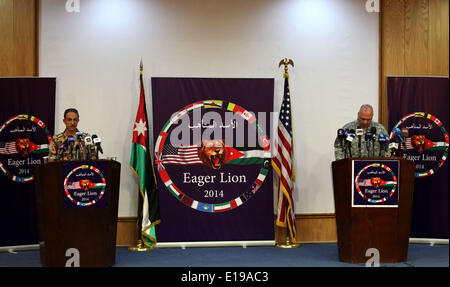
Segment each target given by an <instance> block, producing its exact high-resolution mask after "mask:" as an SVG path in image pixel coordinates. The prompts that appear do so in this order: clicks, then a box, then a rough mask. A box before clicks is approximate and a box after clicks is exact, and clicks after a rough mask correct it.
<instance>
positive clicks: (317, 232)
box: [116, 213, 337, 246]
mask: <svg viewBox="0 0 450 287" xmlns="http://www.w3.org/2000/svg"><path fill="white" fill-rule="evenodd" d="M295 222H296V226H297V238H296V239H297V242H300V243H315V242H336V241H337V231H336V216H335V214H334V213H306V214H296V215H295ZM274 225H275V224H274ZM285 237H286V229H285V228H281V227H278V226H275V240H276V241H277V242H283V241H284V240H285ZM136 240H137V218H136V217H119V218H118V222H117V239H116V242H117V243H116V244H117V246H130V245H133V244H136Z"/></svg>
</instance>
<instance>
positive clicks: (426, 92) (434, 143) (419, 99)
mask: <svg viewBox="0 0 450 287" xmlns="http://www.w3.org/2000/svg"><path fill="white" fill-rule="evenodd" d="M387 89H388V110H389V130H393V129H394V128H398V129H401V130H402V131H404V132H405V133H407V134H408V136H407V139H406V140H405V148H406V158H407V159H409V160H412V161H414V162H415V163H416V173H415V185H414V199H413V211H412V218H411V237H416V238H448V149H449V135H448V130H449V113H448V104H449V103H448V93H449V90H448V77H446V78H443V77H388V80H387ZM393 136H394V133H391V138H392V137H393Z"/></svg>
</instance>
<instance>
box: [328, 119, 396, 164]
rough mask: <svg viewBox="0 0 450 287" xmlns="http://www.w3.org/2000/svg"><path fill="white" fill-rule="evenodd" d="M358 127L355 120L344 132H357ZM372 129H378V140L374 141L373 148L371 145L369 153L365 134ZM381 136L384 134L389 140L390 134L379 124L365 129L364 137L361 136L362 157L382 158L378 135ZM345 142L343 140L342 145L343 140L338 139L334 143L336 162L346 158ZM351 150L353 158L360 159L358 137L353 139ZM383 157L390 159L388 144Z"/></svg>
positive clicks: (374, 123)
mask: <svg viewBox="0 0 450 287" xmlns="http://www.w3.org/2000/svg"><path fill="white" fill-rule="evenodd" d="M357 127H358V121H357V120H355V121H353V122H350V123H348V124H346V125H344V126H343V127H342V129H343V130H344V131H345V130H347V129H348V130H351V129H353V130H355V132H356V128H357ZM372 127H375V128H376V129H377V133H376V135H375V138H376V140H375V141H374V144H373V146H372V142H371V143H370V153H369V151H368V150H367V146H366V139H365V137H364V134H365V133H366V132H367V131H370V129H371V128H372ZM380 134H384V135H385V136H386V138H389V134H388V133H387V131H386V129H385V128H384V127H383V126H382V125H381V124H379V123H377V122H372V123H371V124H370V126H369V127H367V128H365V129H363V135H362V136H361V156H360V157H373V156H375V157H379V156H380V143H379V142H378V135H380ZM345 142H346V140H345V139H343V140H342V143H341V140H340V139H339V138H338V137H336V140H335V141H334V156H335V158H336V160H340V159H343V158H345ZM372 147H373V150H374V155H373V154H372V152H373V151H372ZM350 149H351V154H352V157H358V136H355V138H354V139H353V141H352V143H351V146H350ZM381 156H382V157H383V156H384V157H390V152H389V150H388V148H387V143H386V147H385V149H384V150H382V151H381ZM347 157H350V154H349V153H348V151H347Z"/></svg>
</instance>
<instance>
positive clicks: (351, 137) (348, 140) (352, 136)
mask: <svg viewBox="0 0 450 287" xmlns="http://www.w3.org/2000/svg"><path fill="white" fill-rule="evenodd" d="M345 131H346V134H347V137H346V138H345V146H346V147H345V158H347V150H348V154H349V156H350V157H352V147H351V146H352V142H353V140H354V139H355V130H354V129H351V130H345Z"/></svg>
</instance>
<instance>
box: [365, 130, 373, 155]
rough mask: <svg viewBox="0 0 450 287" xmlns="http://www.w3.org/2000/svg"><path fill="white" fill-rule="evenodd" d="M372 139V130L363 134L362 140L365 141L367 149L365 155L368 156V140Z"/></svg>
mask: <svg viewBox="0 0 450 287" xmlns="http://www.w3.org/2000/svg"><path fill="white" fill-rule="evenodd" d="M372 139H373V134H372V131H367V132H366V134H365V135H364V140H365V141H366V149H367V155H368V156H370V142H371V141H372Z"/></svg>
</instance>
